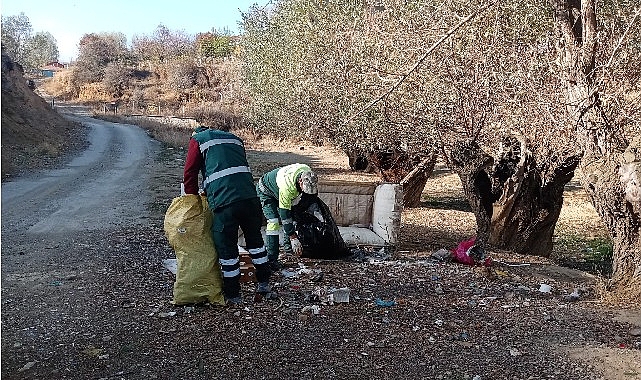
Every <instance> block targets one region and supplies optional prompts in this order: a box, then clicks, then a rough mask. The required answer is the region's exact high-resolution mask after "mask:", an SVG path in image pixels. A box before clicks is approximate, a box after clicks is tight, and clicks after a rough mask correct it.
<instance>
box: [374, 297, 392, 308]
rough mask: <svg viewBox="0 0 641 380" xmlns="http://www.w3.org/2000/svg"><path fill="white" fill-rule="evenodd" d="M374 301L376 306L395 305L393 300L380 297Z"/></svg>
mask: <svg viewBox="0 0 641 380" xmlns="http://www.w3.org/2000/svg"><path fill="white" fill-rule="evenodd" d="M374 302H376V306H380V307H391V306H394V305H396V301H394V300H383V299H380V298H377V299H376V301H374Z"/></svg>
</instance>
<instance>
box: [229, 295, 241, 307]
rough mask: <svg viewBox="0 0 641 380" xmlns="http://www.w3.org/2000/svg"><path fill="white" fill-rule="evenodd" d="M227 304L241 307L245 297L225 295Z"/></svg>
mask: <svg viewBox="0 0 641 380" xmlns="http://www.w3.org/2000/svg"><path fill="white" fill-rule="evenodd" d="M225 304H226V305H227V306H230V307H240V306H242V305H243V297H241V296H237V297H231V298H227V297H225Z"/></svg>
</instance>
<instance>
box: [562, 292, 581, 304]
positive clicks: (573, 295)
mask: <svg viewBox="0 0 641 380" xmlns="http://www.w3.org/2000/svg"><path fill="white" fill-rule="evenodd" d="M579 298H581V293H580V292H579V289H574V291H573V292H572V293H570V294H569V295H567V296H565V300H566V301H568V302H576V301H578V300H579Z"/></svg>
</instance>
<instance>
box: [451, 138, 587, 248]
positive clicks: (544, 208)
mask: <svg viewBox="0 0 641 380" xmlns="http://www.w3.org/2000/svg"><path fill="white" fill-rule="evenodd" d="M502 148H503V149H502V151H501V153H499V157H497V159H494V158H493V157H491V156H490V155H488V154H487V153H485V152H484V151H483V150H482V149H481V148H480V147H479V146H478V145H477V144H476V143H475V142H472V143H465V144H463V145H459V146H457V147H456V148H455V149H453V150H452V155H451V163H452V167H453V169H454V170H455V171H456V172H457V174H458V175H459V177H460V178H461V182H462V184H463V191H464V192H465V196H466V198H467V200H468V202H469V203H470V206H471V208H472V212H474V216H475V217H476V225H477V242H478V244H481V245H485V244H487V243H489V244H490V245H492V246H494V247H496V248H500V249H505V250H510V251H513V252H516V253H520V254H528V255H538V256H544V257H549V255H550V253H552V243H553V235H554V228H555V226H556V222H557V221H558V219H559V214H560V212H561V206H562V205H563V188H564V187H565V185H566V184H567V183H568V182H569V181H570V179H572V176H573V174H574V169H575V168H576V166H577V164H578V162H579V157H576V156H573V157H570V158H568V159H567V160H566V161H565V162H563V163H561V164H559V166H558V167H557V168H556V170H555V171H554V172H553V173H552V174H551V175H549V176H548V177H547V178H545V180H542V178H541V174H540V173H539V172H538V169H537V168H536V165H535V162H534V160H533V158H532V155H531V154H530V152H529V150H528V149H527V142H526V141H525V140H524V139H523V138H514V137H507V138H505V139H504V144H503V146H502Z"/></svg>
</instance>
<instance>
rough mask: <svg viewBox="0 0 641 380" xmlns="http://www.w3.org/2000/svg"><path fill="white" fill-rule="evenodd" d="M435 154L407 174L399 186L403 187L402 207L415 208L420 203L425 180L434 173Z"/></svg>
mask: <svg viewBox="0 0 641 380" xmlns="http://www.w3.org/2000/svg"><path fill="white" fill-rule="evenodd" d="M436 158H437V155H436V154H432V155H431V156H429V157H428V158H426V159H424V160H423V161H422V162H421V163H420V164H418V165H417V166H416V167H415V168H414V169H413V170H412V171H411V172H409V173H408V174H407V175H406V176H405V178H403V180H401V182H400V184H401V185H402V186H403V206H404V207H416V206H418V205H419V204H420V203H421V195H422V194H423V189H425V184H426V183H427V180H428V179H429V178H430V177H431V176H432V172H434V165H436Z"/></svg>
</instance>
